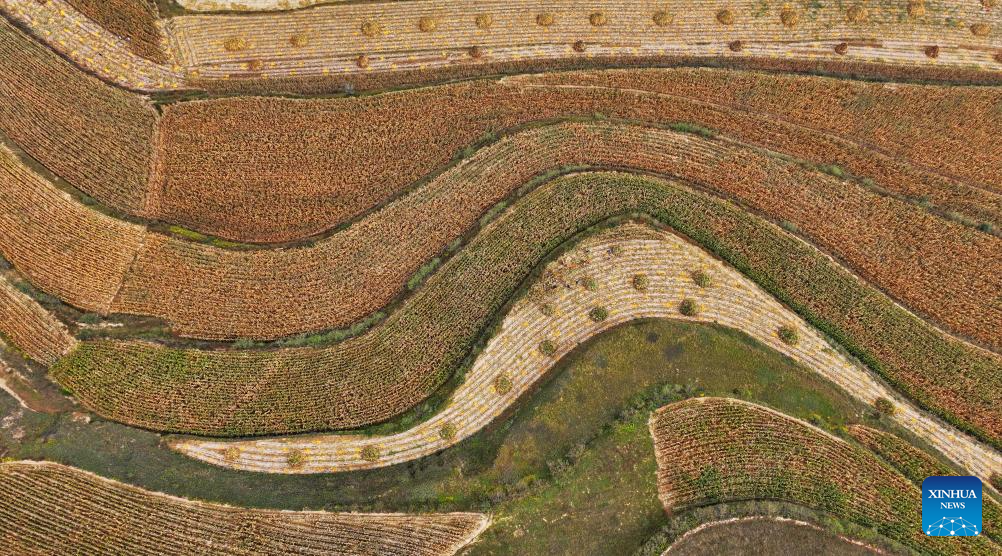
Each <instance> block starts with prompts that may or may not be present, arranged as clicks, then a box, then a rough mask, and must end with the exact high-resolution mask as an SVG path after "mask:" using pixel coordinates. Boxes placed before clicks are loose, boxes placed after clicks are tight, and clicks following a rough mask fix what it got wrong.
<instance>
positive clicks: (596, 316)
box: [588, 307, 609, 322]
mask: <svg viewBox="0 0 1002 556" xmlns="http://www.w3.org/2000/svg"><path fill="white" fill-rule="evenodd" d="M588 317H589V318H591V320H593V321H595V322H602V321H604V320H605V319H607V318H609V310H608V309H606V308H605V307H595V308H593V309H592V310H591V311H588Z"/></svg>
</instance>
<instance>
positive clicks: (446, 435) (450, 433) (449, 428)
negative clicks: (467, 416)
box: [438, 423, 457, 440]
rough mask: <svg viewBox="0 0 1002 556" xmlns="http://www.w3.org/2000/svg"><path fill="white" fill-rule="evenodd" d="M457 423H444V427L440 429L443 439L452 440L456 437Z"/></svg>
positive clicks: (439, 432) (439, 433)
mask: <svg viewBox="0 0 1002 556" xmlns="http://www.w3.org/2000/svg"><path fill="white" fill-rule="evenodd" d="M456 432H457V430H456V425H453V424H452V423H446V424H444V425H442V428H440V429H438V435H439V436H440V437H442V440H452V439H453V438H456Z"/></svg>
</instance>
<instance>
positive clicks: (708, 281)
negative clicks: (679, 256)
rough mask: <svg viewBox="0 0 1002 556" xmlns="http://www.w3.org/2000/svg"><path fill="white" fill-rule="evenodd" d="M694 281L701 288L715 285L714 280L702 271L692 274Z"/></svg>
mask: <svg viewBox="0 0 1002 556" xmlns="http://www.w3.org/2000/svg"><path fill="white" fill-rule="evenodd" d="M692 281H693V282H694V283H695V284H696V285H697V286H699V287H701V288H708V287H710V286H712V285H713V278H711V277H710V275H709V274H707V273H706V272H705V271H702V270H697V271H696V272H693V273H692Z"/></svg>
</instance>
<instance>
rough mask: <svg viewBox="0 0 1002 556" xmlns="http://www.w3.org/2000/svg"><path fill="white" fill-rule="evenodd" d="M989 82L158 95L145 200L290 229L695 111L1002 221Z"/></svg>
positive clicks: (633, 80)
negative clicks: (486, 167)
mask: <svg viewBox="0 0 1002 556" xmlns="http://www.w3.org/2000/svg"><path fill="white" fill-rule="evenodd" d="M999 94H1002V93H1000V92H999V90H998V89H997V88H957V87H953V88H951V87H936V86H915V85H893V86H889V85H884V84H874V83H865V82H862V81H846V80H838V79H829V78H818V77H803V76H777V75H769V74H765V73H758V72H734V71H724V70H714V69H671V70H623V71H609V72H573V73H565V74H553V75H550V76H546V75H533V76H523V77H518V78H508V79H504V80H502V81H501V82H500V84H499V83H498V82H495V81H477V82H472V83H460V84H452V85H444V86H440V87H434V88H426V89H419V90H412V91H403V92H397V93H390V94H382V95H376V96H371V97H360V98H354V99H317V100H301V99H298V100H292V99H279V98H267V99H266V98H228V99H221V100H212V101H196V102H182V103H175V104H171V105H168V106H166V107H165V111H164V119H163V120H162V122H161V125H160V135H161V137H162V141H163V145H164V147H163V168H164V172H163V178H162V180H163V181H162V185H161V186H160V187H159V188H158V189H161V190H162V191H163V193H162V196H161V198H160V199H159V201H158V206H157V207H156V208H155V210H154V212H155V213H156V214H158V215H159V216H160V217H161V218H162V219H165V220H168V221H173V222H179V223H182V224H184V225H186V226H189V227H191V228H194V229H198V230H201V231H205V232H207V233H212V234H216V235H219V236H222V237H226V238H229V239H235V240H240V241H252V242H272V241H288V240H295V239H299V238H303V237H307V236H310V235H313V234H316V233H319V232H322V231H324V230H327V229H330V228H332V227H334V226H336V225H338V224H340V223H342V222H345V221H346V220H349V219H351V218H353V217H357V216H359V215H360V214H363V213H365V212H367V211H370V210H372V209H374V208H375V207H377V206H378V205H380V204H382V203H383V202H385V201H386V200H387V199H390V198H392V197H394V196H396V195H398V194H400V193H401V192H402V191H404V190H405V189H406V188H407V187H409V186H411V185H412V184H413V183H414V182H415V181H417V180H420V179H422V178H424V177H425V176H427V175H429V174H431V173H432V172H434V171H436V170H438V169H440V168H442V167H443V166H444V165H446V164H448V163H449V161H450V159H452V158H453V157H454V156H455V155H456V153H457V152H460V151H461V150H462V149H464V148H466V147H468V146H469V145H472V144H474V143H476V142H477V141H478V140H483V139H485V138H490V137H492V135H490V132H491V131H492V130H493V131H497V130H505V129H511V128H514V127H517V126H522V125H526V124H529V123H531V122H537V121H541V120H548V119H555V118H561V117H568V116H591V115H593V114H596V113H599V114H603V115H605V116H608V117H613V118H623V119H629V120H642V121H647V122H651V123H670V122H679V121H684V122H694V123H698V124H700V125H703V126H707V127H710V128H713V129H716V130H719V131H721V132H722V133H725V134H727V135H730V136H732V137H734V138H736V139H739V140H742V141H744V142H747V143H751V144H756V145H760V146H762V147H765V148H769V149H772V150H776V151H780V152H784V153H787V154H790V155H792V156H796V157H798V158H802V159H805V160H811V161H813V162H816V163H819V164H828V165H839V166H841V167H842V168H843V169H844V171H846V172H848V173H851V174H855V175H858V176H864V177H867V178H870V179H872V180H874V181H875V182H876V183H877V184H879V185H880V186H881V187H884V188H886V189H888V190H890V191H892V192H894V193H896V194H899V195H907V196H910V197H912V198H916V199H918V198H922V199H924V200H925V201H926V202H929V203H932V204H933V205H935V206H939V207H942V208H943V209H945V210H950V211H956V212H959V213H961V214H964V215H967V216H968V217H970V218H972V219H974V220H976V221H987V222H996V223H1000V222H1002V195H1000V193H1002V169H1000V166H999V165H998V164H997V163H996V162H995V161H997V160H999V159H1000V158H1002V145H999V143H998V142H997V141H994V140H993V139H992V134H993V133H994V130H995V129H998V128H999V127H1002V113H1000V112H999V111H997V110H994V109H993V108H992V107H993V106H994V104H995V100H994V99H996V98H997V97H998V95H999ZM402 122H406V125H401V123H402ZM954 122H965V124H964V125H954ZM251 170H253V171H251ZM985 190H987V191H985Z"/></svg>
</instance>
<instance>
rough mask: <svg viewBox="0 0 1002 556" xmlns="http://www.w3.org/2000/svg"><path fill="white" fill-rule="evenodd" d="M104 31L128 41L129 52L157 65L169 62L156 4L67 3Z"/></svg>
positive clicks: (148, 0)
mask: <svg viewBox="0 0 1002 556" xmlns="http://www.w3.org/2000/svg"><path fill="white" fill-rule="evenodd" d="M66 2H67V3H68V4H69V5H71V6H73V7H74V8H76V9H77V10H79V11H80V13H82V14H84V15H85V16H87V17H88V18H90V19H92V20H93V21H94V22H96V23H97V24H98V25H100V26H101V27H104V28H105V29H107V30H108V31H110V32H112V33H114V34H115V35H117V36H118V37H120V38H122V39H124V40H125V41H126V42H128V44H129V50H131V51H132V52H133V53H134V54H136V55H138V56H142V57H143V58H146V59H148V60H150V61H153V62H158V63H164V62H167V60H168V56H167V53H166V52H165V50H164V48H165V46H166V42H167V41H166V39H165V38H164V36H163V34H162V33H161V30H160V27H159V26H158V25H157V20H158V19H159V18H160V13H159V11H158V10H157V5H156V2H155V0H66Z"/></svg>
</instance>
